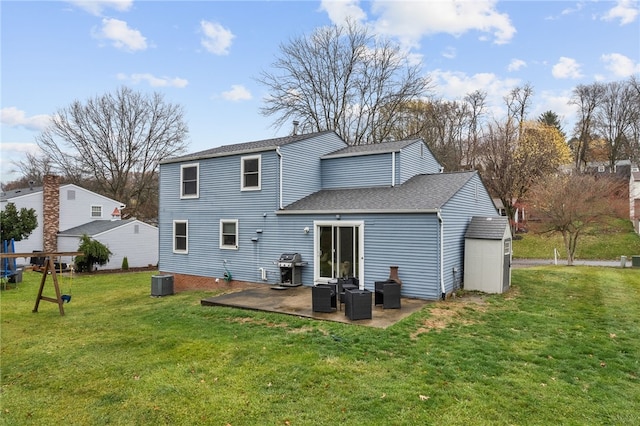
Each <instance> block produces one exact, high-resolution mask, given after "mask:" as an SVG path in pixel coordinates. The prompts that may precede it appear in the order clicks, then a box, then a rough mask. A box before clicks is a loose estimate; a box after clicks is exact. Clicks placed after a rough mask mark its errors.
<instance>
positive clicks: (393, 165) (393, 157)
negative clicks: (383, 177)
mask: <svg viewBox="0 0 640 426" xmlns="http://www.w3.org/2000/svg"><path fill="white" fill-rule="evenodd" d="M391 186H396V153H395V151H394V152H392V153H391Z"/></svg>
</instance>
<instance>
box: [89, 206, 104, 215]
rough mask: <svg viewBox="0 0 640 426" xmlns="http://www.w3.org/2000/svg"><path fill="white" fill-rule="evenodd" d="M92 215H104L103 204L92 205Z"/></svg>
mask: <svg viewBox="0 0 640 426" xmlns="http://www.w3.org/2000/svg"><path fill="white" fill-rule="evenodd" d="M91 217H102V206H91Z"/></svg>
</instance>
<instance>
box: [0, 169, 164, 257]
mask: <svg viewBox="0 0 640 426" xmlns="http://www.w3.org/2000/svg"><path fill="white" fill-rule="evenodd" d="M9 203H13V204H14V205H15V206H16V208H17V209H18V210H19V209H21V208H23V207H24V208H28V209H31V208H32V209H34V210H35V212H36V217H37V219H38V226H37V228H36V229H34V231H33V232H32V233H31V235H29V237H28V238H26V239H24V240H22V241H17V242H16V243H15V252H16V253H31V252H34V251H48V252H52V251H63V250H64V251H76V250H77V249H78V239H79V236H78V235H77V231H78V229H82V227H83V226H87V225H88V224H93V225H91V226H90V227H88V228H85V229H86V230H87V231H89V232H87V233H88V234H89V235H90V236H92V237H94V238H95V239H96V240H98V241H100V242H102V243H103V244H105V245H107V246H108V247H109V249H110V250H111V252H112V253H113V258H112V260H111V262H110V263H109V266H110V267H113V268H120V266H121V262H122V257H124V256H127V260H128V261H129V266H131V267H133V266H134V265H140V266H147V265H149V264H152V265H155V264H157V262H158V229H157V228H156V227H154V226H151V225H147V224H145V223H143V222H140V221H138V220H133V221H121V220H120V213H121V210H122V209H124V208H125V205H124V204H122V203H121V202H119V201H116V200H112V199H110V198H108V197H105V196H102V195H100V194H96V193H95V192H92V191H89V190H87V189H84V188H82V187H80V186H77V185H73V184H66V185H60V184H59V178H58V177H57V176H53V175H48V176H45V179H44V183H43V186H42V187H30V188H25V189H17V190H13V191H6V192H2V194H1V195H0V207H1V208H2V210H4V208H5V207H6V205H7V204H9ZM112 222H113V223H112ZM100 226H102V227H104V229H105V231H104V232H106V231H107V228H109V229H110V230H111V232H108V233H106V234H104V235H102V234H101V233H96V232H94V231H96V230H97V229H98V228H100ZM129 227H131V228H129ZM130 229H131V230H134V229H137V230H138V233H137V234H136V233H135V232H133V231H132V232H129V230H130ZM70 231H71V232H70ZM107 234H108V238H104V237H105V236H106V235H107ZM80 235H81V234H80ZM101 238H102V239H101ZM103 239H104V240H103ZM125 248H126V250H125V251H126V252H127V253H125V252H124V251H122V250H124V249H125ZM118 259H119V260H118ZM61 261H63V262H69V263H70V262H71V259H61Z"/></svg>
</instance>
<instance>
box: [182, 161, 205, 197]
mask: <svg viewBox="0 0 640 426" xmlns="http://www.w3.org/2000/svg"><path fill="white" fill-rule="evenodd" d="M192 167H195V169H196V193H195V194H185V193H184V169H187V168H192ZM191 198H200V163H188V164H181V165H180V199H182V200H184V199H191Z"/></svg>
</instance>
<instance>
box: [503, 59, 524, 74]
mask: <svg viewBox="0 0 640 426" xmlns="http://www.w3.org/2000/svg"><path fill="white" fill-rule="evenodd" d="M526 66H527V63H526V62H525V61H523V60H522V59H512V60H511V62H509V66H508V67H507V70H508V71H518V70H519V69H521V68H524V67H526Z"/></svg>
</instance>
